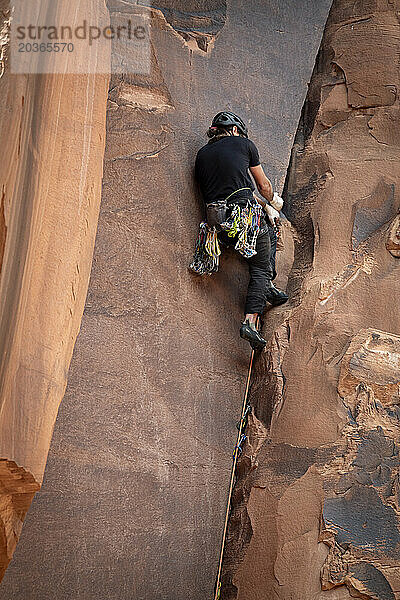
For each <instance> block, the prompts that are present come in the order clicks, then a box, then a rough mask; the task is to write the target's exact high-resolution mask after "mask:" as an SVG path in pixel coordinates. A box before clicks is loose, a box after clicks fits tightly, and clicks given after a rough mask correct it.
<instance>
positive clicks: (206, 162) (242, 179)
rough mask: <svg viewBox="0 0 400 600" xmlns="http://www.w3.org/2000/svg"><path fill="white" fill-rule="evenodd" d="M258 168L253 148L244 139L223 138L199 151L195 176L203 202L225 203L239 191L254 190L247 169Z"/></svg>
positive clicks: (258, 159)
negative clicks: (221, 201)
mask: <svg viewBox="0 0 400 600" xmlns="http://www.w3.org/2000/svg"><path fill="white" fill-rule="evenodd" d="M259 164H260V157H259V155H258V150H257V148H256V145H255V144H254V142H252V141H251V140H249V139H247V138H245V137H240V136H233V135H232V136H226V137H222V138H220V139H219V140H217V141H215V142H211V143H210V142H209V143H208V144H206V145H205V146H203V148H200V150H199V151H198V153H197V157H196V166H195V174H196V179H197V181H198V183H199V185H200V189H201V192H202V194H203V199H204V202H205V203H206V204H208V203H210V202H216V201H218V200H225V198H227V197H228V196H229V195H230V194H232V192H235V191H236V190H239V189H241V188H250V189H251V190H254V184H253V182H252V179H251V177H250V173H249V167H256V166H257V165H259Z"/></svg>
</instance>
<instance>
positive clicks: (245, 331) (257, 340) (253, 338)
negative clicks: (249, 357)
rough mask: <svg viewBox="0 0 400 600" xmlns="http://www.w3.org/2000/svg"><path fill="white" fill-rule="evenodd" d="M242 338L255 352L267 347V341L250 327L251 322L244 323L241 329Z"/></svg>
mask: <svg viewBox="0 0 400 600" xmlns="http://www.w3.org/2000/svg"><path fill="white" fill-rule="evenodd" d="M240 337H241V338H243V339H244V340H247V341H248V342H249V343H250V346H251V347H252V348H253V350H262V349H263V348H265V346H266V345H267V342H266V340H264V338H263V337H261V335H260V334H259V333H258V331H257V330H256V329H253V327H252V326H251V325H250V323H249V321H244V323H242V326H241V328H240Z"/></svg>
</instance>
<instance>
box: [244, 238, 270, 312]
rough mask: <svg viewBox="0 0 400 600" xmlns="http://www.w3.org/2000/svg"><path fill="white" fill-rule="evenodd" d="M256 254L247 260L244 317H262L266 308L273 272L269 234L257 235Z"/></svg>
mask: <svg viewBox="0 0 400 600" xmlns="http://www.w3.org/2000/svg"><path fill="white" fill-rule="evenodd" d="M256 251H257V254H255V255H254V256H252V257H251V258H248V259H247V262H248V265H249V272H250V281H249V287H248V289H247V298H246V305H245V314H246V315H254V314H258V315H262V313H263V312H264V309H265V306H266V301H267V299H266V290H267V289H268V288H270V287H271V280H272V277H273V270H272V267H271V262H270V252H271V242H270V237H269V232H268V231H266V232H265V233H264V234H262V235H259V236H258V238H257V244H256Z"/></svg>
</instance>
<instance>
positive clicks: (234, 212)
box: [191, 111, 288, 348]
mask: <svg viewBox="0 0 400 600" xmlns="http://www.w3.org/2000/svg"><path fill="white" fill-rule="evenodd" d="M208 137H209V138H210V140H209V142H208V144H206V145H205V146H203V148H201V149H200V150H199V152H198V154H197V157H196V165H195V175H196V179H197V181H198V183H199V185H200V189H201V192H202V195H203V199H204V202H205V204H206V208H207V212H208V215H209V211H210V214H211V208H212V207H214V208H215V207H217V209H218V210H220V209H221V208H222V214H223V218H221V219H220V221H221V222H220V223H218V225H217V226H216V227H213V228H211V227H210V221H211V219H210V218H208V221H209V223H208V225H207V224H206V223H202V224H201V226H200V228H201V229H200V235H199V240H198V242H197V246H196V254H195V259H194V261H193V263H192V265H191V268H192V270H193V271H195V272H197V273H201V274H202V273H212V272H215V271H216V270H217V269H218V256H219V254H220V249H219V243H218V242H223V243H225V244H228V245H232V244H234V246H235V249H236V250H237V251H238V252H240V253H241V254H242V255H243V256H244V257H245V258H246V260H247V262H248V265H249V272H250V282H249V286H248V291H247V299H246V305H245V320H244V322H243V324H242V326H241V328H240V336H241V337H242V338H244V339H245V340H247V341H249V342H250V344H251V346H252V348H264V346H265V345H266V341H265V340H264V339H263V337H262V336H261V335H260V333H259V332H258V330H257V323H258V320H259V319H258V317H259V316H260V315H262V313H263V312H264V309H265V307H266V303H267V302H269V303H270V304H272V305H273V306H279V305H280V304H283V303H284V302H287V300H288V296H287V295H286V294H285V293H284V292H282V291H280V290H278V289H277V288H276V287H275V286H274V285H273V283H272V279H273V278H274V277H275V264H274V263H275V260H274V258H275V257H274V255H273V260H272V261H271V240H270V231H269V230H268V225H267V223H266V220H265V214H266V215H267V216H268V219H269V220H270V222H271V225H272V226H274V225H275V224H276V220H277V219H279V211H280V210H281V209H282V206H283V200H282V199H281V198H280V197H279V196H278V195H277V194H274V192H273V189H272V185H271V182H270V181H269V179H268V178H267V176H266V175H265V173H264V170H263V168H262V166H261V164H260V158H259V154H258V150H257V148H256V146H255V144H254V143H253V142H252V141H251V140H249V139H248V131H247V127H246V125H245V124H244V122H243V121H242V119H241V118H240V117H238V116H237V115H235V114H234V113H232V112H230V111H224V112H220V113H218V114H217V115H216V116H215V117H214V119H213V122H212V125H211V127H210V128H209V130H208ZM249 171H250V172H249ZM250 173H251V175H252V176H253V178H254V181H255V182H256V185H257V189H258V191H259V192H260V194H261V195H262V196H263V197H264V198H265V200H267V202H268V203H267V202H265V201H264V200H262V199H261V198H258V197H257V196H256V195H255V193H254V189H255V187H254V184H253V181H252V179H251V177H250ZM217 231H219V232H218V233H217ZM271 263H273V264H271Z"/></svg>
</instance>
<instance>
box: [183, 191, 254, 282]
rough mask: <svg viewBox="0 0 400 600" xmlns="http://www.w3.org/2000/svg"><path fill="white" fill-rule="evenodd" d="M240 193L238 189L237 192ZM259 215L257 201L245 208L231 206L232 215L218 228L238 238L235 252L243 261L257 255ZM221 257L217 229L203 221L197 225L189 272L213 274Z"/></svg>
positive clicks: (251, 201)
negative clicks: (197, 233)
mask: <svg viewBox="0 0 400 600" xmlns="http://www.w3.org/2000/svg"><path fill="white" fill-rule="evenodd" d="M243 189H247V188H243ZM239 191H241V190H237V192H239ZM234 193H236V192H234ZM232 195H233V194H231V196H232ZM229 197H230V196H228V198H229ZM261 214H262V208H261V206H260V204H258V202H257V201H256V200H253V199H249V200H248V201H247V203H246V205H245V206H241V205H240V204H232V212H231V215H230V216H229V218H228V219H227V220H226V221H225V222H224V223H221V224H220V226H219V227H220V229H222V230H223V231H225V232H226V233H227V234H228V236H229V237H231V238H234V237H236V236H237V242H236V245H235V250H237V251H238V252H239V253H240V254H242V255H243V256H244V257H245V258H250V257H251V256H254V255H255V254H257V251H256V243H257V236H258V234H259V232H260V224H261ZM220 254H221V249H220V246H219V242H218V233H217V228H216V227H215V226H214V227H210V226H209V224H208V223H206V222H205V221H203V222H202V223H200V230H199V235H198V237H197V242H196V248H195V252H194V257H193V260H192V262H191V264H190V266H189V269H191V270H192V271H194V273H197V274H198V275H212V274H213V273H216V272H217V271H218V267H219V256H220Z"/></svg>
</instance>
